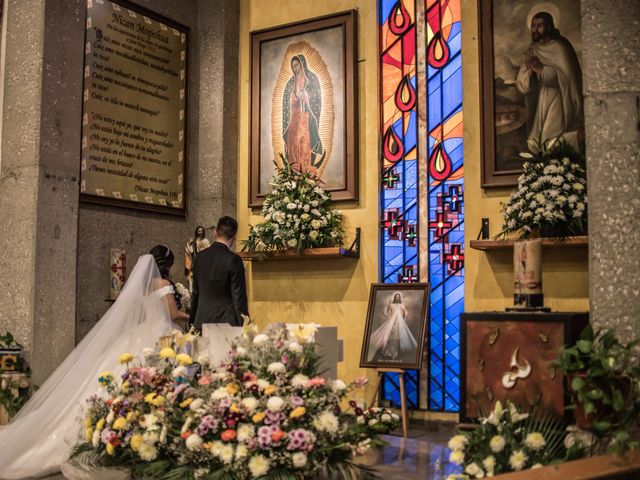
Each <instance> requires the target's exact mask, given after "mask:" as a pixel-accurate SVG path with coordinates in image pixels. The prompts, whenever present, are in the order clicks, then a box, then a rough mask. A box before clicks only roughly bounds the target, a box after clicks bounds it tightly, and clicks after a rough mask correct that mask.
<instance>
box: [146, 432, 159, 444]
mask: <svg viewBox="0 0 640 480" xmlns="http://www.w3.org/2000/svg"><path fill="white" fill-rule="evenodd" d="M142 439H143V440H144V441H145V442H147V443H149V444H151V445H155V444H156V443H158V441H159V440H160V434H158V432H157V431H153V432H144V433H143V434H142Z"/></svg>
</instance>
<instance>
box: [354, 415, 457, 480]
mask: <svg viewBox="0 0 640 480" xmlns="http://www.w3.org/2000/svg"><path fill="white" fill-rule="evenodd" d="M454 434H455V429H454V426H453V425H451V424H443V423H429V424H427V425H426V426H425V427H424V428H421V429H420V430H417V429H416V430H411V431H410V432H409V438H406V439H404V438H402V437H401V436H392V435H385V436H384V437H383V438H384V440H386V441H387V446H385V447H383V448H382V449H381V450H380V451H377V452H371V454H368V455H367V456H366V457H365V458H364V459H363V462H362V463H366V464H367V465H372V466H375V468H376V470H377V471H378V472H379V474H380V477H381V478H384V480H414V479H416V480H417V479H420V480H427V479H428V480H432V479H434V480H441V479H446V478H447V477H448V476H449V474H451V473H458V472H459V467H456V466H455V465H450V464H449V462H448V458H449V450H448V449H447V442H448V441H449V438H451V437H452V436H453V435H454Z"/></svg>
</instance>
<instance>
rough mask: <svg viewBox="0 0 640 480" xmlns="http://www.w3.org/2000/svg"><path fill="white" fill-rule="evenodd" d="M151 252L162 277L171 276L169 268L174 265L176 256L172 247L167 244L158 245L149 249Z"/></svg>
mask: <svg viewBox="0 0 640 480" xmlns="http://www.w3.org/2000/svg"><path fill="white" fill-rule="evenodd" d="M149 253H150V254H151V255H153V258H154V259H155V261H156V265H158V270H160V275H162V278H167V277H168V276H169V270H170V269H171V267H172V266H173V260H174V258H175V257H174V256H173V252H172V251H171V249H170V248H169V247H167V246H166V245H156V246H155V247H153V248H152V249H151V250H149Z"/></svg>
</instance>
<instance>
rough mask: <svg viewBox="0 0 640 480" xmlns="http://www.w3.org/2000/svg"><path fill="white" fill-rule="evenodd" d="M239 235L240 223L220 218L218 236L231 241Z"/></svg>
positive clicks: (217, 227)
mask: <svg viewBox="0 0 640 480" xmlns="http://www.w3.org/2000/svg"><path fill="white" fill-rule="evenodd" d="M236 233H238V222H237V221H236V219H235V218H233V217H229V216H226V215H225V216H224V217H220V220H218V224H217V225H216V234H217V235H219V236H221V237H224V238H226V239H231V238H233V237H235V236H236Z"/></svg>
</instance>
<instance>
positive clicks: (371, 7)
mask: <svg viewBox="0 0 640 480" xmlns="http://www.w3.org/2000/svg"><path fill="white" fill-rule="evenodd" d="M462 4H463V13H462V15H463V17H462V23H463V72H464V79H465V80H464V116H465V131H464V135H465V137H464V142H465V191H466V199H465V200H466V202H465V208H466V215H465V225H466V231H467V242H466V247H467V248H466V257H465V258H466V262H467V263H466V278H465V281H466V285H465V295H466V298H465V306H466V309H467V310H468V311H483V310H501V309H503V308H504V307H505V306H507V305H509V304H510V303H511V298H512V293H513V290H512V282H513V274H512V260H511V253H510V252H498V253H492V254H486V253H484V252H479V251H476V250H471V249H470V248H469V239H471V238H475V235H476V234H477V232H478V231H479V230H480V224H481V218H482V217H489V218H490V221H491V227H492V234H495V233H497V232H498V229H499V226H500V214H499V208H500V202H501V201H505V200H506V197H507V195H508V191H507V190H502V191H491V192H489V193H485V192H484V191H483V190H482V189H481V188H480V160H479V159H480V129H479V119H480V104H479V80H478V79H479V67H478V51H477V48H478V44H477V26H476V23H477V12H476V1H475V0H463V1H462ZM352 8H355V9H358V10H359V18H358V30H359V39H358V48H359V58H360V59H361V60H362V61H361V62H360V63H359V72H358V73H359V88H360V105H359V110H358V111H359V115H360V118H359V121H360V202H359V205H348V206H346V207H341V208H342V209H343V211H344V212H345V216H346V219H347V231H348V232H349V234H350V235H353V231H354V228H355V227H356V226H359V227H362V233H363V241H362V256H361V258H360V260H359V261H358V262H354V261H351V260H330V261H324V262H322V261H317V260H316V261H313V260H295V261H286V262H283V261H281V262H267V263H263V264H257V263H256V264H254V265H249V266H248V267H247V268H248V270H247V271H248V279H249V280H248V281H249V285H250V287H249V302H250V311H251V315H252V317H253V318H254V319H255V320H256V321H257V322H258V323H259V324H260V325H262V326H264V325H266V324H268V323H271V322H275V321H285V322H295V321H305V322H317V323H320V324H323V325H330V326H334V325H335V326H338V336H339V337H340V338H343V339H344V342H345V361H344V362H343V363H342V364H341V365H340V366H339V370H338V375H339V376H341V377H342V378H344V379H346V380H351V379H353V378H354V377H356V376H358V375H360V374H364V373H366V372H364V371H361V370H360V369H359V368H358V364H359V356H360V346H361V338H362V333H363V328H364V319H365V316H366V310H367V300H368V294H369V285H370V283H372V282H376V281H377V280H378V108H377V102H376V99H377V98H378V87H377V85H378V84H377V81H378V80H377V75H378V73H377V72H378V70H377V61H378V58H377V37H376V11H375V1H374V0H327V1H323V2H306V1H305V2H301V1H298V0H242V1H241V7H240V82H239V101H240V107H239V118H240V120H239V121H240V128H239V131H240V132H248V131H249V119H250V102H249V63H250V58H249V51H250V45H249V41H250V35H249V32H251V31H253V30H259V29H263V28H268V27H271V26H276V25H281V24H285V23H289V22H294V21H298V20H303V19H308V18H312V17H315V16H320V15H326V14H329V13H332V12H339V11H344V10H348V9H352ZM238 151H239V156H238V161H239V165H238V217H239V223H240V232H239V238H246V236H247V233H248V224H249V223H257V222H258V221H260V217H259V216H257V215H256V213H258V212H253V213H252V212H251V210H250V209H249V208H248V206H247V205H248V201H247V198H248V176H249V172H248V165H249V138H248V136H247V135H246V133H245V134H244V135H241V136H240V139H239V148H238ZM544 292H545V295H546V299H547V300H546V303H547V305H548V306H550V307H552V308H553V309H558V310H586V309H587V308H588V278H587V254H586V250H583V251H567V250H558V251H556V252H548V251H545V273H544ZM368 375H370V376H371V372H368Z"/></svg>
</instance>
